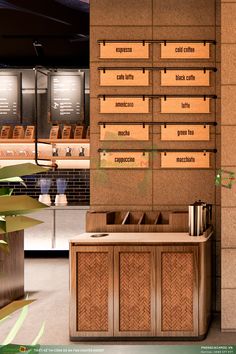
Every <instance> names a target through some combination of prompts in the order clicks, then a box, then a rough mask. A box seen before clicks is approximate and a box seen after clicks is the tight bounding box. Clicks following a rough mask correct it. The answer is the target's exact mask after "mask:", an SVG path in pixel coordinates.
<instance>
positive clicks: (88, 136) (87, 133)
mask: <svg viewBox="0 0 236 354" xmlns="http://www.w3.org/2000/svg"><path fill="white" fill-rule="evenodd" d="M86 139H90V126H88V127H87V131H86Z"/></svg>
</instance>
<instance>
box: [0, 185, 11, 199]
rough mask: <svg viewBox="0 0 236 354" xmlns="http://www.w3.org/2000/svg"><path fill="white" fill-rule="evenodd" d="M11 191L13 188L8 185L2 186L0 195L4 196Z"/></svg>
mask: <svg viewBox="0 0 236 354" xmlns="http://www.w3.org/2000/svg"><path fill="white" fill-rule="evenodd" d="M12 192H13V188H9V187H2V188H0V197H1V196H4V195H8V196H10V195H12Z"/></svg>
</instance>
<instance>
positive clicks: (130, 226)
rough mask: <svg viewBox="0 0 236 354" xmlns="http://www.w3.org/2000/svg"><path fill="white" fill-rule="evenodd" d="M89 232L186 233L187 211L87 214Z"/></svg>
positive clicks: (87, 229)
mask: <svg viewBox="0 0 236 354" xmlns="http://www.w3.org/2000/svg"><path fill="white" fill-rule="evenodd" d="M86 218H87V220H86V231H87V232H186V231H188V213H187V212H185V211H171V212H170V211H109V212H87V216H86Z"/></svg>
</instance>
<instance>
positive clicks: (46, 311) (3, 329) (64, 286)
mask: <svg viewBox="0 0 236 354" xmlns="http://www.w3.org/2000/svg"><path fill="white" fill-rule="evenodd" d="M25 290H26V294H28V296H29V298H30V299H31V298H32V299H36V301H35V302H34V303H33V304H31V305H30V306H29V311H28V314H27V316H26V318H25V320H24V322H23V325H22V327H21V328H20V330H19V331H18V333H17V335H16V336H15V338H14V340H13V341H12V342H13V343H18V344H28V345H29V344H31V343H32V342H33V340H34V339H35V338H36V336H37V334H38V333H39V330H40V328H41V327H42V324H43V323H45V330H44V333H43V335H42V337H41V339H40V340H39V343H40V344H47V345H53V344H54V345H68V344H72V343H71V342H70V340H69V331H68V328H69V320H68V318H69V316H68V313H69V306H68V304H69V261H68V259H26V261H25ZM19 314H20V311H18V312H17V313H15V314H13V315H12V316H11V317H10V318H7V319H6V320H5V321H4V322H0V344H2V343H3V342H4V340H5V339H6V337H7V336H8V334H9V333H10V331H11V329H12V328H13V325H14V324H15V323H16V321H17V319H18V318H19ZM100 344H102V345H105V346H106V347H107V346H110V345H111V344H114V349H115V347H117V349H119V350H118V351H119V352H122V353H125V352H127V353H128V352H131V351H130V350H128V348H131V347H130V346H129V345H130V344H134V345H136V346H137V344H140V345H143V344H154V345H160V344H166V345H167V344H168V345H181V344H185V345H186V344H193V345H197V344H198V345H206V344H214V345H217V344H221V345H222V344H236V333H222V332H221V331H220V318H219V316H217V317H215V318H214V320H213V322H212V325H211V328H210V331H209V334H208V336H207V338H206V339H205V340H204V341H201V342H186V341H185V342H179V341H178V342H176V341H172V342H160V341H158V342H154V341H149V342H145V343H144V342H138V343H137V342H125V343H122V342H112V343H111V342H109V343H107V344H105V343H101V342H100ZM77 345H78V344H77ZM88 345H90V344H89V343H88ZM122 348H123V349H122Z"/></svg>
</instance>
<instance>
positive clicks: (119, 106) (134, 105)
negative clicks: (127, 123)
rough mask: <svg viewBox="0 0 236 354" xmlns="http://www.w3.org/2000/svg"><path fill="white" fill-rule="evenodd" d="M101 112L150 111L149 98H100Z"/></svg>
mask: <svg viewBox="0 0 236 354" xmlns="http://www.w3.org/2000/svg"><path fill="white" fill-rule="evenodd" d="M100 113H149V98H139V97H106V98H105V99H103V98H100Z"/></svg>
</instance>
